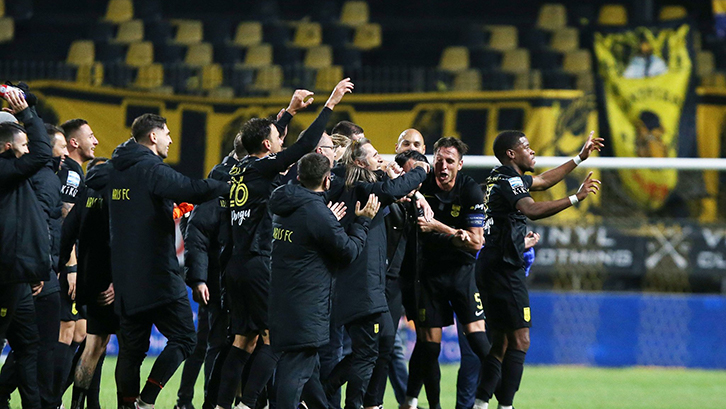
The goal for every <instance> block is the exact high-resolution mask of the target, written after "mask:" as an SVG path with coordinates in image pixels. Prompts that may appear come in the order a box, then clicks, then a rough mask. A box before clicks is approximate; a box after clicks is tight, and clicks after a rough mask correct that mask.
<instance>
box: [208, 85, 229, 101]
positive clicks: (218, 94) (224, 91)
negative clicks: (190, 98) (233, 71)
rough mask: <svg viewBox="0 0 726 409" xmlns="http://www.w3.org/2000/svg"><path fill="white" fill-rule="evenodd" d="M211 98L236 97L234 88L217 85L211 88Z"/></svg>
mask: <svg viewBox="0 0 726 409" xmlns="http://www.w3.org/2000/svg"><path fill="white" fill-rule="evenodd" d="M208 95H209V97H210V98H218V99H232V98H234V89H232V88H231V87H217V88H214V89H210V90H209V94H208Z"/></svg>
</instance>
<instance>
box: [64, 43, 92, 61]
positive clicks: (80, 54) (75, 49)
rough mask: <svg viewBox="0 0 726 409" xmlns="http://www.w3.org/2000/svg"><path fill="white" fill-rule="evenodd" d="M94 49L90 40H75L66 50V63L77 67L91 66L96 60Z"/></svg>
mask: <svg viewBox="0 0 726 409" xmlns="http://www.w3.org/2000/svg"><path fill="white" fill-rule="evenodd" d="M95 51H96V47H95V46H94V45H93V41H90V40H75V41H74V42H72V43H71V47H70V48H69V49H68V57H67V58H66V63H68V64H70V65H75V66H77V67H80V66H84V65H91V64H93V61H95V59H96V52H95Z"/></svg>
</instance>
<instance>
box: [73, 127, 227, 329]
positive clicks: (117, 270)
mask: <svg viewBox="0 0 726 409" xmlns="http://www.w3.org/2000/svg"><path fill="white" fill-rule="evenodd" d="M110 163H111V164H112V166H105V167H104V168H103V169H104V171H105V172H99V173H98V175H97V176H98V177H96V178H93V179H90V178H89V180H87V181H86V184H87V185H88V186H89V187H91V188H92V189H94V190H101V189H103V188H104V187H105V188H107V189H108V194H109V195H110V199H111V200H110V201H109V204H108V207H109V214H110V217H109V222H110V234H111V271H112V275H113V285H114V290H115V292H116V300H115V304H116V311H117V312H118V313H120V314H122V315H133V314H138V313H140V312H143V311H145V310H148V309H151V308H154V307H157V306H160V305H163V304H166V303H169V302H171V301H173V300H176V299H179V298H181V297H186V289H185V288H184V287H185V286H184V279H183V277H182V271H181V268H180V266H179V262H178V261H177V258H176V245H175V224H174V219H173V214H172V213H173V208H174V202H177V203H181V202H189V203H202V202H206V201H208V200H211V199H213V198H215V197H217V196H227V195H228V194H229V185H228V184H226V183H223V182H219V181H216V180H211V179H205V180H197V179H191V178H188V177H186V176H184V175H182V174H181V173H179V172H177V171H175V170H173V169H172V168H171V167H170V166H169V165H167V164H165V163H164V162H163V160H162V158H161V157H159V156H157V155H155V154H154V153H153V152H152V151H151V150H150V149H148V148H147V147H145V146H143V145H140V144H138V143H136V142H135V141H134V140H133V139H130V140H128V141H126V142H124V143H123V144H121V145H119V146H118V147H117V148H116V150H115V151H114V153H113V157H112V158H111V160H110ZM104 179H105V182H104Z"/></svg>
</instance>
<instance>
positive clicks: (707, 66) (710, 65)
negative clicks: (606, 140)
mask: <svg viewBox="0 0 726 409" xmlns="http://www.w3.org/2000/svg"><path fill="white" fill-rule="evenodd" d="M715 69H716V62H715V60H714V57H713V53H712V52H711V51H699V52H698V54H696V75H697V76H699V77H701V78H703V77H706V76H708V75H709V74H711V73H712V72H714V70H715Z"/></svg>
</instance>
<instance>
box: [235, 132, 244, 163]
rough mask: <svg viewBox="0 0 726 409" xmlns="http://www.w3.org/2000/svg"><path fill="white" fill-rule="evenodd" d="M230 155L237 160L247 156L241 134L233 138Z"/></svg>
mask: <svg viewBox="0 0 726 409" xmlns="http://www.w3.org/2000/svg"><path fill="white" fill-rule="evenodd" d="M232 153H234V154H235V155H236V156H237V159H242V158H244V157H245V156H247V149H245V145H244V144H243V143H242V132H240V133H238V134H237V135H236V136H235V137H234V150H233V151H232Z"/></svg>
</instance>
